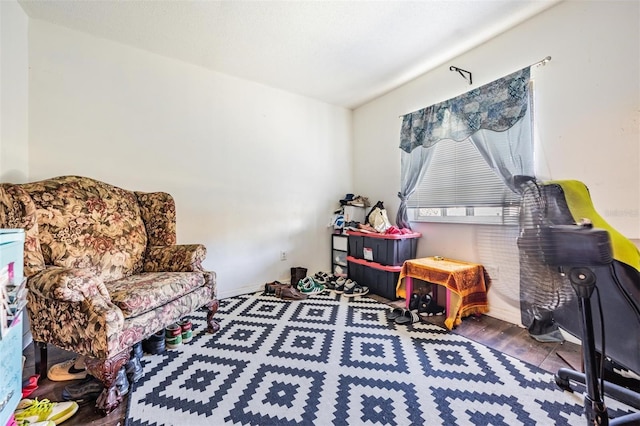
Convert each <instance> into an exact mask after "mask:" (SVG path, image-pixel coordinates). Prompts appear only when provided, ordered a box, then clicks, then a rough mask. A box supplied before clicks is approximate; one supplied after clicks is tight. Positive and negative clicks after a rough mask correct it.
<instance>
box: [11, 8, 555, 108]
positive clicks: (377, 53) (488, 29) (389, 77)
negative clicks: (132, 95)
mask: <svg viewBox="0 0 640 426" xmlns="http://www.w3.org/2000/svg"><path fill="white" fill-rule="evenodd" d="M18 2H19V4H20V5H21V6H22V7H23V9H24V10H25V12H26V13H27V15H28V16H29V17H30V18H33V19H41V20H44V21H48V22H51V23H54V24H58V25H61V26H64V27H68V28H71V29H75V30H78V31H82V32H86V33H89V34H92V35H94V36H97V37H101V38H105V39H109V40H113V41H116V42H120V43H123V44H127V45H130V46H134V47H137V48H140V49H144V50H147V51H150V52H154V53H157V54H160V55H163V56H167V57H172V58H176V59H179V60H182V61H185V62H188V63H192V64H195V65H198V66H202V67H205V68H208V69H211V70H214V71H218V72H221V73H224V74H228V75H233V76H236V77H240V78H243V79H247V80H251V81H255V82H258V83H261V84H265V85H268V86H271V87H275V88H279V89H282V90H286V91H289V92H293V93H297V94H300V95H304V96H308V97H311V98H315V99H318V100H321V101H324V102H327V103H330V104H334V105H340V106H344V107H347V108H355V107H358V106H360V105H362V104H364V103H366V102H368V101H370V100H372V99H374V98H376V97H378V96H380V95H382V94H384V93H386V92H388V91H390V90H392V89H394V88H396V87H398V86H400V85H402V84H404V83H406V82H408V81H409V80H411V79H413V78H415V77H417V76H419V75H421V74H423V73H425V72H427V71H429V70H431V69H433V68H435V67H437V66H439V65H442V64H444V63H445V62H447V61H449V60H451V59H452V58H454V57H455V56H457V55H459V54H461V53H463V52H465V51H467V50H469V49H472V48H474V47H475V46H478V45H479V44H481V43H483V42H485V41H487V40H488V39H490V38H492V37H494V36H496V35H498V34H500V33H501V32H503V31H505V30H507V29H509V28H511V27H513V26H515V25H517V24H519V23H520V22H522V21H524V20H526V19H528V18H530V17H531V16H533V15H535V14H537V13H539V12H540V11H542V10H544V9H546V8H548V7H550V6H552V5H553V4H555V3H557V2H558V0H423V1H404V0H403V1H393V0H386V1H384V0H379V1H359V0H351V1H347V0H343V1H323V0H305V1H302V0H300V1H294V0H291V1H274V0H262V1H243V0H226V1H213V0H209V1H207V0H198V1H194V0H173V1H160V0H144V1H142V0H107V1H90V0H55V1H53V0H18Z"/></svg>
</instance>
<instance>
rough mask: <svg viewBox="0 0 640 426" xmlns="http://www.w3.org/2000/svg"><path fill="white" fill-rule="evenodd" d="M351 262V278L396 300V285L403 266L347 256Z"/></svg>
mask: <svg viewBox="0 0 640 426" xmlns="http://www.w3.org/2000/svg"><path fill="white" fill-rule="evenodd" d="M347 261H348V263H349V278H351V279H352V280H354V281H356V282H357V283H358V284H360V285H365V286H367V287H369V292H370V293H373V294H377V295H379V296H382V297H385V298H387V299H389V300H396V299H397V297H396V286H397V284H398V278H399V277H400V271H401V269H402V266H387V265H380V264H379V263H376V262H368V261H366V260H363V259H356V258H355V257H352V256H349V257H347Z"/></svg>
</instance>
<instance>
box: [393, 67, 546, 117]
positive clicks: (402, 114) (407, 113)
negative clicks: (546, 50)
mask: <svg viewBox="0 0 640 426" xmlns="http://www.w3.org/2000/svg"><path fill="white" fill-rule="evenodd" d="M549 61H551V56H547V57H545V58H544V59H541V60H539V61H538V62H534V63H533V64H531V65H529V68H533V67H539V66H545V65H547V63H548V62H549ZM467 72H468V71H467ZM408 114H411V113H410V112H408V113H407V114H402V115H399V116H398V118H403V117H404V116H405V115H408Z"/></svg>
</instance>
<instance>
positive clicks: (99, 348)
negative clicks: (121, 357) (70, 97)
mask: <svg viewBox="0 0 640 426" xmlns="http://www.w3.org/2000/svg"><path fill="white" fill-rule="evenodd" d="M27 286H28V292H27V300H28V312H29V318H30V320H31V334H32V336H33V339H34V340H35V341H38V342H47V343H51V344H53V345H55V346H58V347H60V348H62V349H65V350H68V351H73V352H76V353H80V354H83V355H88V356H92V357H96V358H107V357H109V356H110V355H112V354H114V353H117V352H119V351H121V350H122V347H121V346H122V345H121V343H120V341H119V336H120V335H121V334H122V329H123V326H124V315H123V313H122V310H121V309H120V308H118V307H117V306H116V305H114V304H113V303H112V302H111V298H110V296H109V293H108V291H107V289H106V287H105V285H104V283H103V282H102V280H101V279H100V278H99V277H97V276H96V275H95V274H94V273H93V272H92V271H90V270H88V269H76V268H63V267H49V268H47V269H45V270H44V271H41V272H39V273H37V274H36V275H34V276H32V277H30V278H29V279H28V281H27Z"/></svg>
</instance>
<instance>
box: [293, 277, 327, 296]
mask: <svg viewBox="0 0 640 426" xmlns="http://www.w3.org/2000/svg"><path fill="white" fill-rule="evenodd" d="M297 287H298V291H300V293H302V294H306V295H307V296H309V295H313V294H318V293H322V292H323V291H325V289H326V287H325V286H324V285H323V284H320V283H319V282H317V281H316V280H315V279H314V278H312V277H304V278H303V279H301V280H300V281H298V285H297Z"/></svg>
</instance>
